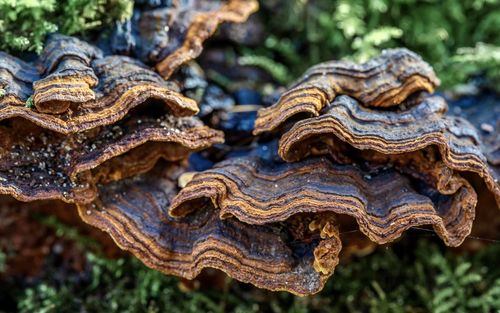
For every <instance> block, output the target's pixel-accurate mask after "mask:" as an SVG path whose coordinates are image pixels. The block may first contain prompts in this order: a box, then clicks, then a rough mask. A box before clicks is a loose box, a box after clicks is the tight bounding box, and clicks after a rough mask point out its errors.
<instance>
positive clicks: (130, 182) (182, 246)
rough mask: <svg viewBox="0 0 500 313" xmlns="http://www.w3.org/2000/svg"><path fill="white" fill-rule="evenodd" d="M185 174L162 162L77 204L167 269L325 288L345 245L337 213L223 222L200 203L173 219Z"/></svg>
mask: <svg viewBox="0 0 500 313" xmlns="http://www.w3.org/2000/svg"><path fill="white" fill-rule="evenodd" d="M182 171H183V169H182V168H179V167H178V166H176V165H173V164H166V163H160V164H158V166H157V167H156V168H155V169H154V170H152V171H150V172H148V173H146V174H144V175H141V176H139V177H136V178H134V179H125V180H121V181H118V182H113V183H109V184H104V185H102V186H100V187H99V198H98V199H96V200H95V201H94V202H93V203H91V204H88V205H83V204H79V205H78V209H79V213H80V215H81V217H82V218H83V220H84V221H86V222H87V223H89V224H91V225H94V226H96V227H98V228H100V229H102V230H104V231H106V232H108V233H109V234H110V235H111V236H112V238H113V239H114V240H115V242H116V243H117V244H118V245H119V246H120V247H122V248H123V249H126V250H129V251H131V252H132V253H133V254H134V255H135V256H136V257H138V258H139V259H140V260H142V261H143V262H144V263H145V264H147V265H148V266H150V267H152V268H154V269H157V270H159V271H162V272H164V273H166V274H171V275H176V276H180V277H184V278H188V279H192V278H194V277H196V276H197V275H198V274H199V273H200V272H201V270H202V269H203V268H206V267H211V268H216V269H219V270H222V271H224V272H226V273H227V274H228V275H230V276H232V277H234V278H235V279H238V280H240V281H243V282H249V283H252V284H254V285H256V286H258V287H261V288H267V289H270V290H286V291H290V292H293V293H296V294H301V295H305V294H312V293H315V292H318V291H319V290H321V288H322V287H323V285H324V283H325V281H326V279H327V278H328V277H329V276H330V275H331V274H332V273H333V270H334V268H335V266H336V265H337V263H338V253H339V251H340V249H341V243H340V239H339V232H338V229H337V228H336V225H335V218H334V217H333V216H332V215H323V216H319V215H318V216H316V217H315V216H296V217H294V218H289V219H287V220H286V221H284V222H279V223H278V222H277V223H269V224H265V225H250V224H247V223H243V222H241V221H239V220H238V219H220V218H219V217H218V213H217V211H216V210H215V209H213V208H208V207H207V208H201V207H200V209H199V210H195V211H193V212H192V213H191V214H189V215H187V216H184V217H181V218H172V217H170V216H169V215H168V214H167V209H168V207H169V203H170V201H171V198H172V197H173V196H174V195H175V194H176V192H177V184H176V177H178V175H179V174H180V173H181V172H182Z"/></svg>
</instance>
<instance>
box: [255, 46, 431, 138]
mask: <svg viewBox="0 0 500 313" xmlns="http://www.w3.org/2000/svg"><path fill="white" fill-rule="evenodd" d="M438 85H439V79H438V78H437V77H436V75H435V73H434V71H433V70H432V68H431V67H430V66H429V65H428V64H427V63H425V62H424V61H423V60H422V58H420V56H418V55H417V54H415V53H413V52H411V51H409V50H407V49H389V50H385V51H384V52H382V54H381V55H380V56H379V57H377V58H374V59H372V60H370V61H368V62H366V63H363V64H356V63H352V62H347V61H331V62H325V63H321V64H318V65H316V66H313V67H312V68H310V69H309V70H308V71H306V73H305V74H304V76H303V77H302V78H300V79H299V80H298V81H296V82H295V83H294V84H293V85H292V86H291V87H290V89H289V90H288V91H287V92H285V93H284V94H283V95H282V96H281V98H280V99H279V100H278V102H277V103H276V104H274V105H272V106H271V107H269V108H265V109H262V110H260V111H259V113H258V117H257V120H256V121H255V130H254V133H255V134H260V133H262V132H266V131H272V130H273V129H275V128H277V127H279V126H280V125H281V124H283V123H284V122H285V121H286V120H288V119H291V118H292V117H293V116H297V115H299V114H301V115H303V114H308V115H311V116H318V115H319V114H320V111H321V110H322V109H323V108H324V107H325V106H326V105H328V103H330V102H331V101H333V100H334V99H335V97H337V96H338V95H348V96H351V97H353V98H355V99H357V100H358V101H360V102H361V103H362V104H363V105H364V106H367V107H392V106H397V105H399V104H401V103H402V102H403V101H405V100H406V99H407V98H408V97H409V96H410V95H412V94H414V93H416V92H419V91H427V92H432V91H434V88H435V87H436V86H438Z"/></svg>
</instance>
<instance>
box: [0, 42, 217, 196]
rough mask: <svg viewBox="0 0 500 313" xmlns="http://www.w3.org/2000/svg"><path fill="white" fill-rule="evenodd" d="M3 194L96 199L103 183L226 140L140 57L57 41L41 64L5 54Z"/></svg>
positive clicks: (0, 105)
mask: <svg viewBox="0 0 500 313" xmlns="http://www.w3.org/2000/svg"><path fill="white" fill-rule="evenodd" d="M1 58H2V59H1V62H0V66H1V68H0V86H1V87H2V89H3V90H4V95H3V96H2V98H1V99H0V119H1V124H0V137H1V138H2V142H1V146H0V160H1V161H0V192H1V193H2V194H8V195H11V196H13V197H14V198H16V199H18V200H21V201H32V200H46V199H59V200H62V201H65V202H69V203H88V202H91V201H92V200H93V199H94V198H95V197H96V185H97V184H99V183H103V182H108V181H115V180H120V179H122V178H125V177H129V176H134V175H137V174H140V173H143V172H146V171H148V170H149V169H151V168H152V167H153V166H154V164H155V163H156V162H157V161H158V160H159V159H164V160H167V161H171V162H176V161H182V160H184V159H186V157H187V156H188V154H189V153H190V152H192V151H196V150H200V149H204V148H207V147H209V146H211V145H212V144H214V143H220V142H222V141H223V134H222V133H221V132H219V131H216V130H213V129H210V128H208V127H206V126H204V125H203V124H202V123H201V121H199V120H198V119H196V118H195V117H192V115H194V114H196V113H197V112H198V107H197V104H196V102H195V101H193V100H191V99H189V98H186V97H184V96H183V95H181V94H180V93H179V90H178V87H177V86H176V84H174V83H172V82H168V81H165V80H163V78H161V77H160V76H159V75H158V74H156V73H154V72H153V71H151V70H150V69H149V68H147V67H146V66H144V65H143V64H142V63H140V62H139V61H137V60H134V59H131V58H128V57H125V56H116V55H111V56H103V53H102V52H101V51H100V50H99V49H98V48H96V47H94V46H92V45H90V44H88V43H86V42H83V41H81V40H79V39H76V38H73V37H67V36H63V35H53V36H52V37H51V38H50V39H49V40H48V42H47V44H46V48H45V50H44V51H43V53H42V55H41V56H40V58H39V59H38V60H37V62H36V65H32V64H29V63H25V62H23V61H21V60H19V59H17V58H15V57H12V56H10V55H7V54H2V55H1Z"/></svg>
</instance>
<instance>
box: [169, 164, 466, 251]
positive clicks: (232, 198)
mask: <svg viewBox="0 0 500 313" xmlns="http://www.w3.org/2000/svg"><path fill="white" fill-rule="evenodd" d="M475 205H476V194H475V192H474V190H473V189H472V188H471V187H470V185H468V184H466V183H464V184H463V186H461V187H460V188H459V189H458V190H457V191H456V192H455V193H454V194H450V195H447V196H444V195H443V196H442V197H440V198H435V197H432V195H431V194H426V191H425V188H424V187H421V188H419V189H417V188H415V187H414V186H413V184H412V183H411V180H410V179H408V178H407V177H405V176H404V175H401V174H399V173H398V172H397V171H395V170H394V169H372V170H361V169H360V168H358V167H355V166H351V165H338V164H334V163H332V162H331V161H328V160H327V159H324V158H319V159H317V158H312V159H308V160H304V161H301V162H296V163H276V162H268V161H266V162H264V161H262V160H259V159H256V158H242V159H231V160H227V161H224V162H222V163H220V164H219V165H218V166H216V167H214V168H213V169H210V170H207V171H205V172H202V173H200V174H198V175H196V176H195V177H194V178H193V180H192V181H191V182H190V183H189V184H188V185H187V186H186V187H185V188H184V189H182V190H181V191H180V193H179V194H178V195H177V196H176V197H175V199H174V200H173V202H172V206H171V208H170V211H169V213H170V215H172V216H174V217H179V216H186V215H189V214H190V213H192V212H193V211H196V210H200V209H202V208H203V207H211V208H215V209H218V210H219V215H220V217H221V219H226V218H227V219H229V218H230V217H236V218H237V219H238V220H240V221H242V222H245V223H248V224H259V225H260V224H268V223H274V222H281V221H286V220H287V219H289V218H291V217H293V216H294V215H295V214H299V213H305V214H318V213H330V214H332V213H333V214H345V215H349V216H351V217H353V218H355V219H356V221H357V223H358V225H359V228H360V230H361V231H362V232H363V233H364V234H365V235H367V236H368V237H369V238H370V239H371V240H372V241H375V242H377V243H379V244H383V243H387V242H391V241H393V240H394V239H396V238H398V237H399V236H400V235H401V234H402V232H404V231H405V230H406V229H408V228H410V227H413V226H418V225H425V224H431V225H433V227H434V229H435V230H436V232H437V233H438V234H439V236H440V237H441V238H442V239H443V240H444V241H445V242H446V243H447V244H448V245H452V246H457V245H459V244H460V243H461V242H462V241H463V240H464V239H465V237H466V236H467V235H468V234H469V232H470V229H471V226H472V221H473V219H474V207H475Z"/></svg>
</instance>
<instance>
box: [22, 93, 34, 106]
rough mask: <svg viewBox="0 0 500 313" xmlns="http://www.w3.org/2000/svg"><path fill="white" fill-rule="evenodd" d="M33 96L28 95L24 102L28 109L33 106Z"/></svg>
mask: <svg viewBox="0 0 500 313" xmlns="http://www.w3.org/2000/svg"><path fill="white" fill-rule="evenodd" d="M33 105H34V104H33V96H29V98H28V99H27V100H26V103H25V104H24V106H25V107H27V108H28V109H31V108H32V107H33Z"/></svg>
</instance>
